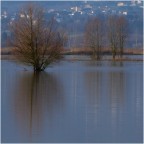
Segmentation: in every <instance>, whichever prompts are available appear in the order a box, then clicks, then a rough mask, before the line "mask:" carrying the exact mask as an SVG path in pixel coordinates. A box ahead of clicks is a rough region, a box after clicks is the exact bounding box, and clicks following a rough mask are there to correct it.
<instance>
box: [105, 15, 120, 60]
mask: <svg viewBox="0 0 144 144" xmlns="http://www.w3.org/2000/svg"><path fill="white" fill-rule="evenodd" d="M107 29H108V39H109V43H110V48H111V50H112V56H113V59H115V56H116V53H117V49H118V33H117V17H116V16H110V17H109V18H108V27H107Z"/></svg>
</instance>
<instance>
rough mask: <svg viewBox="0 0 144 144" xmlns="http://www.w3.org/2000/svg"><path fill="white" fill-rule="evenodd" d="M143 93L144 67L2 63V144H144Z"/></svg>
mask: <svg viewBox="0 0 144 144" xmlns="http://www.w3.org/2000/svg"><path fill="white" fill-rule="evenodd" d="M27 69H28V68H27ZM142 88H143V81H142V63H131V62H130V63H126V62H125V63H118V62H117V63H115V64H113V63H110V62H101V63H97V62H88V61H87V62H86V61H85V62H76V63H68V62H63V63H61V64H59V65H55V66H53V67H51V68H49V69H47V72H42V73H37V74H36V73H33V72H32V71H31V70H30V69H29V71H25V70H24V68H23V67H22V66H19V65H17V64H14V63H11V62H7V61H2V142H13V143H15V142H18V143H20V142H39V143H42V142H47V143H48V142H49V143H51V142H59V143H60V142H61V143H64V142H69V143H71V142H73V143H75V142H77V143H79V142H87V143H89V142H95V143H96V142H107V143H108V142H109V143H111V142H115V143H116V142H117V143H118V142H125V143H128V142H129V143H130V142H142V138H143V137H142V136H143V125H142V123H143V119H142V112H143V111H142V106H143V105H142V101H143V98H142V97H143V94H142V90H143V89H142Z"/></svg>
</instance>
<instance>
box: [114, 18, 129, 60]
mask: <svg viewBox="0 0 144 144" xmlns="http://www.w3.org/2000/svg"><path fill="white" fill-rule="evenodd" d="M127 30H128V23H127V20H126V18H125V17H124V16H120V17H118V19H117V34H118V46H119V53H120V57H121V58H122V56H123V49H124V44H125V42H126V38H127V33H128V31H127Z"/></svg>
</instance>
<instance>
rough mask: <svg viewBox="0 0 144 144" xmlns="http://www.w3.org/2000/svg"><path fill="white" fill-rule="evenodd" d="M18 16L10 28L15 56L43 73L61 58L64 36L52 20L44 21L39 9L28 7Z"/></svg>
mask: <svg viewBox="0 0 144 144" xmlns="http://www.w3.org/2000/svg"><path fill="white" fill-rule="evenodd" d="M19 15H20V16H19V17H18V19H17V20H16V21H15V22H14V23H13V24H12V26H11V30H12V33H13V37H14V38H13V40H12V44H13V46H14V53H15V56H16V57H17V59H18V60H19V61H20V62H22V63H24V64H27V65H30V66H32V67H33V69H34V71H43V70H44V69H45V68H46V67H47V66H48V65H49V64H51V63H53V62H56V61H57V60H59V59H61V58H62V55H61V51H62V49H63V46H64V43H65V42H66V35H65V33H64V32H62V31H59V30H58V28H57V26H56V22H55V20H54V19H51V20H49V21H46V19H45V18H44V10H43V9H41V8H40V7H37V6H35V5H28V6H26V7H25V8H24V10H22V11H21V12H20V13H19Z"/></svg>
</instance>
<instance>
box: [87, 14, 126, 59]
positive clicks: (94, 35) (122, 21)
mask: <svg viewBox="0 0 144 144" xmlns="http://www.w3.org/2000/svg"><path fill="white" fill-rule="evenodd" d="M127 28H128V23H127V20H126V18H125V17H123V16H110V17H109V18H108V19H107V21H106V22H104V21H102V20H101V19H100V18H99V17H94V18H92V19H91V20H90V21H88V23H87V24H86V31H85V41H86V45H87V47H90V48H91V49H92V51H93V55H92V57H93V58H94V59H96V60H100V59H101V58H102V49H103V46H104V37H105V35H107V39H108V41H109V47H110V48H111V53H112V56H113V59H115V57H116V55H117V54H119V55H120V57H121V58H122V56H123V49H124V44H125V42H126V38H127V30H128V29H127ZM105 29H106V30H105Z"/></svg>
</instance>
